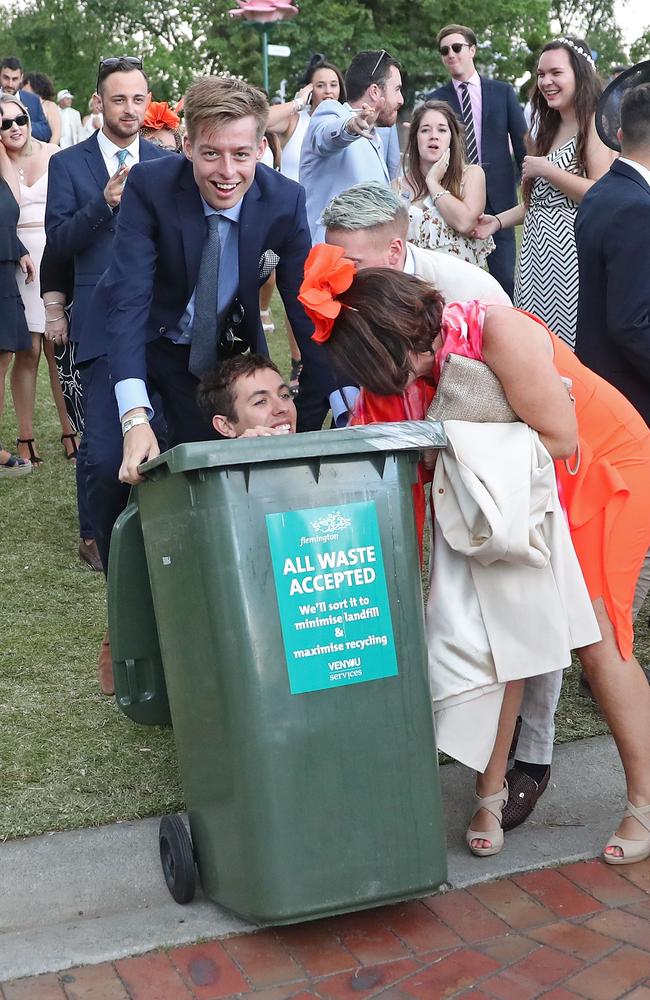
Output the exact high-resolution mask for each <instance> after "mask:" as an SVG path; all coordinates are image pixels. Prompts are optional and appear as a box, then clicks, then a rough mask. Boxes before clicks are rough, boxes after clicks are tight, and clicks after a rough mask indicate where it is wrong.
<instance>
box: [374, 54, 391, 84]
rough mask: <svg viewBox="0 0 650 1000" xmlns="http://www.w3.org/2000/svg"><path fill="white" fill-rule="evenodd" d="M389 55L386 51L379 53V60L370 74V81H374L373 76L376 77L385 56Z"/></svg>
mask: <svg viewBox="0 0 650 1000" xmlns="http://www.w3.org/2000/svg"><path fill="white" fill-rule="evenodd" d="M387 55H388V52H387V51H386V49H382V50H381V52H380V53H379V59H378V60H377V62H376V63H375V65H374V66H373V68H372V73H371V74H370V79H371V80H372V78H373V76H374V75H375V73H376V72H377V70H378V69H379V67H380V66H381V61H382V59H383V58H384V56H387Z"/></svg>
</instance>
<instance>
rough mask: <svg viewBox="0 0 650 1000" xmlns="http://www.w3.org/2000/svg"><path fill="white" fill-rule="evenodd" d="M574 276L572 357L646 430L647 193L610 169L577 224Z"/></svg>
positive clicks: (649, 364)
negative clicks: (621, 399) (622, 399)
mask: <svg viewBox="0 0 650 1000" xmlns="http://www.w3.org/2000/svg"><path fill="white" fill-rule="evenodd" d="M576 244H577V247H578V266H579V269H580V291H579V295H578V322H577V331H576V354H577V355H578V357H579V358H580V360H581V361H582V362H583V363H584V364H585V365H587V366H588V367H589V368H591V369H592V370H593V371H595V372H597V373H598V374H599V375H602V377H603V378H605V379H607V381H608V382H611V383H612V385H615V386H616V388H617V389H619V390H620V392H622V393H623V395H624V396H627V398H628V399H629V400H630V402H631V403H632V405H633V406H635V407H636V408H637V410H638V411H639V413H640V414H641V415H642V416H643V418H644V420H645V422H646V423H647V424H649V425H650V283H649V282H648V261H649V260H650V187H649V186H648V184H646V182H645V180H644V178H643V177H642V176H641V174H640V173H639V172H638V170H635V169H634V167H630V166H628V164H627V163H620V162H619V161H618V160H616V161H614V163H613V164H612V166H611V167H610V169H609V172H608V173H606V174H605V176H604V177H601V178H600V180H599V181H597V182H596V183H595V184H594V185H593V187H591V188H590V189H589V191H588V192H587V194H586V195H585V196H584V198H583V199H582V203H581V205H580V208H579V209H578V215H577V218H576Z"/></svg>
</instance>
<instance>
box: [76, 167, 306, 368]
mask: <svg viewBox="0 0 650 1000" xmlns="http://www.w3.org/2000/svg"><path fill="white" fill-rule="evenodd" d="M238 226H239V289H238V292H237V298H238V300H239V303H240V305H241V306H242V308H243V319H242V321H241V324H240V326H239V328H238V335H239V336H240V337H241V338H242V339H243V340H244V341H245V342H246V343H247V344H248V345H249V347H250V348H251V350H253V351H258V352H261V353H267V347H266V341H265V338H264V334H263V331H262V324H261V320H260V308H259V289H260V286H261V285H262V284H263V283H264V281H266V279H267V277H268V275H269V273H270V270H271V269H272V268H273V266H275V267H276V278H277V287H278V291H279V292H280V295H281V296H282V300H283V302H284V306H285V309H286V311H287V315H288V317H289V320H290V322H291V326H292V329H293V331H294V334H295V336H296V339H297V341H298V344H299V346H300V349H301V351H303V352H304V356H305V363H306V364H309V363H310V359H312V358H313V357H314V356H315V355H316V354H317V351H318V345H316V344H315V343H314V342H313V341H312V340H311V339H310V338H311V334H312V333H313V327H312V324H311V323H310V321H309V320H308V319H307V316H306V314H305V312H304V310H303V308H302V306H301V305H300V303H299V302H298V300H297V294H298V289H299V287H300V283H301V281H302V277H303V269H304V263H305V258H306V256H307V253H308V252H309V249H310V246H311V240H310V235H309V228H308V225H307V215H306V212H305V192H304V189H303V188H302V187H300V185H299V184H296V183H294V181H291V180H288V178H286V177H283V176H282V175H281V174H279V173H277V172H276V171H274V170H271V169H270V168H269V167H266V166H263V165H262V164H258V166H257V168H256V171H255V177H254V180H253V183H252V185H251V187H250V188H249V189H248V191H247V192H246V194H245V195H244V198H243V201H242V208H241V214H240V217H239V223H238ZM206 232H207V223H206V219H205V214H204V211H203V203H202V201H201V196H200V194H199V189H198V187H197V185H196V182H195V180H194V174H193V171H192V164H191V163H190V161H189V160H187V159H186V158H185V157H184V156H176V157H166V158H165V159H162V160H156V161H154V162H150V163H140V164H138V165H137V166H135V167H134V168H133V170H132V172H131V175H130V177H129V182H128V184H127V186H126V189H125V191H124V195H123V198H122V205H121V209H120V214H119V219H118V225H117V233H116V236H115V243H114V246H113V254H112V260H111V265H110V267H109V269H108V270H107V272H106V274H105V275H104V277H103V279H102V281H101V282H100V283H99V285H98V287H97V290H96V298H95V304H96V307H97V308H96V310H95V312H96V315H97V316H99V315H101V314H102V313H103V312H104V311H105V312H106V328H107V335H108V342H109V344H110V347H109V366H110V370H111V375H112V378H113V381H114V382H119V381H121V380H122V379H125V378H140V379H146V374H147V364H146V344H147V342H149V341H152V340H155V339H156V338H158V337H162V336H164V335H165V334H166V333H167V331H168V330H173V329H174V328H175V327H176V326H177V325H178V323H179V320H180V319H181V316H182V315H183V312H184V310H185V307H186V306H187V303H188V302H189V300H190V298H191V296H192V293H193V292H194V289H195V287H196V282H197V278H198V273H199V266H200V263H201V254H202V251H203V245H204V243H205V237H206ZM265 265H266V268H265V270H263V268H264V266H265Z"/></svg>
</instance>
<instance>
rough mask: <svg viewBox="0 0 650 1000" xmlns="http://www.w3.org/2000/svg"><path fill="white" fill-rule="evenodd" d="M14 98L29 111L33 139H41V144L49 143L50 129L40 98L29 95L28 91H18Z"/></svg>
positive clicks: (35, 95)
mask: <svg viewBox="0 0 650 1000" xmlns="http://www.w3.org/2000/svg"><path fill="white" fill-rule="evenodd" d="M16 96H17V97H18V99H19V100H21V101H22V102H23V104H24V105H25V107H26V108H27V110H28V111H29V119H30V121H31V125H32V135H33V136H34V138H35V139H41V140H42V142H49V141H50V139H51V138H52V129H51V128H50V123H49V122H48V120H47V118H46V117H45V112H44V111H43V105H42V104H41V99H40V97H39V96H38V95H37V94H30V92H29V91H28V90H19V91H18V93H17V95H16Z"/></svg>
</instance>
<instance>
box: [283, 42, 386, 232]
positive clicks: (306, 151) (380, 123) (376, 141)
mask: <svg viewBox="0 0 650 1000" xmlns="http://www.w3.org/2000/svg"><path fill="white" fill-rule="evenodd" d="M345 89H346V91H347V95H348V100H347V103H345V104H340V103H339V101H334V100H328V101H322V102H321V103H320V104H319V105H318V107H317V108H316V110H315V111H314V113H313V115H312V116H311V120H310V122H309V128H308V129H307V132H306V133H305V138H304V139H303V143H302V151H301V154H300V174H299V177H300V183H301V184H302V185H303V186H304V188H305V191H306V193H307V218H308V220H309V228H310V230H311V237H312V242H313V243H322V242H323V240H324V238H325V229H324V227H323V225H322V223H321V221H320V214H321V212H322V211H323V209H324V208H325V206H326V205H327V204H329V202H330V201H331V200H332V198H335V197H336V196H337V194H340V193H341V191H346V190H347V188H349V187H352V185H353V184H362V183H363V182H364V181H379V182H380V183H383V184H386V185H389V184H390V176H389V171H388V167H387V165H386V158H385V148H384V144H383V141H382V138H381V136H380V134H379V133H378V131H377V127H388V128H389V127H391V126H392V125H394V124H395V122H396V120H397V112H398V111H399V109H400V108H401V107H402V105H403V103H404V98H403V96H402V75H401V73H400V65H399V63H398V62H397V60H396V59H393V57H392V56H391V55H390V53H388V52H387V51H386V50H385V49H381V50H380V51H375V50H371V51H367V52H359V53H358V54H357V55H356V56H355V57H354V59H353V60H352V62H351V63H350V65H349V67H348V70H347V72H346V74H345Z"/></svg>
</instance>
